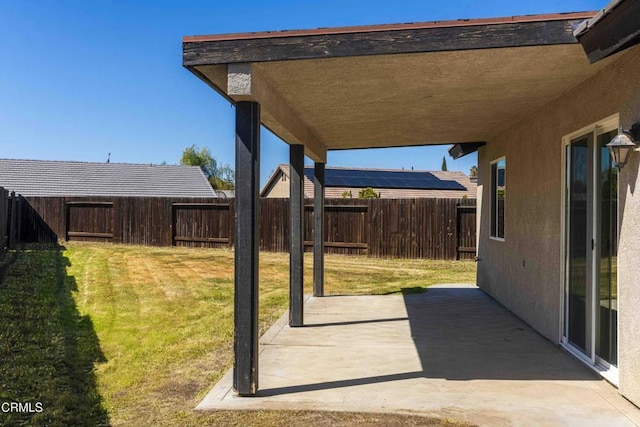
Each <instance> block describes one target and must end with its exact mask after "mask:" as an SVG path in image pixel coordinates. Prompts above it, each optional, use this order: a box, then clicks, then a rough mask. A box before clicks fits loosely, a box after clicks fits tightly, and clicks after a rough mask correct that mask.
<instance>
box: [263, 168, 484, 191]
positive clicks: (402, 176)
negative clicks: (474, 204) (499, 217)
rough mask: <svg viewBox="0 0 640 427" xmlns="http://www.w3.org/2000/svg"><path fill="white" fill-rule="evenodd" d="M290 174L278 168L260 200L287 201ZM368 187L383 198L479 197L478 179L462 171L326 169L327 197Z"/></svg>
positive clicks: (309, 177)
mask: <svg viewBox="0 0 640 427" xmlns="http://www.w3.org/2000/svg"><path fill="white" fill-rule="evenodd" d="M289 175H290V171H289V165H283V164H280V165H278V167H277V168H276V169H275V170H274V171H273V173H272V174H271V176H270V177H269V179H268V180H267V182H266V183H265V185H264V186H263V187H262V190H261V191H260V197H267V198H288V197H289V191H290V190H289V183H290V182H291V180H290V178H289ZM389 176H391V179H389ZM391 181H393V182H391ZM367 187H369V188H372V189H373V190H375V192H376V193H377V194H378V197H380V198H381V199H411V198H433V199H459V198H468V199H475V198H476V180H475V179H472V178H470V177H468V176H467V175H465V174H464V173H463V172H456V171H417V170H415V171H414V170H399V169H372V168H344V167H326V168H325V193H324V196H325V198H328V199H339V198H342V197H344V196H343V194H350V195H351V196H350V197H354V198H356V197H358V192H359V191H360V190H362V189H363V188H367ZM304 197H305V198H307V199H312V198H313V167H310V166H307V167H305V168H304Z"/></svg>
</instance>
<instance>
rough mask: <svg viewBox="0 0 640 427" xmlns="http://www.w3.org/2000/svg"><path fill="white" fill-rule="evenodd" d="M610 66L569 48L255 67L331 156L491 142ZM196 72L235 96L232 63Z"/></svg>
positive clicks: (270, 118) (272, 117)
mask: <svg viewBox="0 0 640 427" xmlns="http://www.w3.org/2000/svg"><path fill="white" fill-rule="evenodd" d="M327 37H329V36H327ZM247 43H251V41H247ZM185 44H186V43H185ZM609 63H610V61H609V60H606V61H602V62H601V63H598V64H595V65H590V64H589V61H588V60H587V57H586V56H585V54H584V51H583V49H582V47H581V46H580V45H579V44H577V43H566V44H554V45H540V46H522V47H506V48H487V49H465V50H452V51H438V52H426V53H402V54H384V55H366V56H343V57H328V58H316V59H300V60H278V61H261V62H254V63H252V64H251V66H252V67H253V70H255V71H256V73H257V74H258V75H260V76H261V77H260V78H261V79H262V80H263V81H265V82H266V83H267V85H268V87H269V92H270V93H272V94H273V95H274V97H275V98H276V99H278V100H279V104H280V106H281V104H283V103H284V104H286V106H287V107H288V111H289V114H290V115H291V114H293V115H295V116H296V120H297V121H298V123H299V122H302V124H304V126H305V127H306V129H308V131H309V132H311V133H312V134H313V135H314V137H315V139H316V140H318V141H319V142H320V143H321V144H322V145H323V146H324V147H325V148H327V149H349V148H369V147H389V146H409V145H423V144H447V143H457V142H471V141H488V140H491V139H493V138H495V137H496V136H497V135H499V134H500V133H501V132H503V131H504V130H506V129H507V128H508V127H510V126H512V125H514V124H515V123H517V122H518V121H520V120H522V119H523V118H525V117H526V116H527V115H528V114H531V113H532V112H534V111H535V110H537V109H539V108H541V107H542V106H544V105H545V104H546V103H548V102H549V101H551V100H553V99H554V98H556V97H558V96H560V95H561V94H562V93H564V92H565V91H567V90H569V89H570V88H572V87H574V86H576V85H577V84H579V83H580V82H582V81H584V80H586V79H588V78H589V77H590V76H591V75H593V74H595V73H596V72H597V71H598V70H600V69H602V68H603V67H605V66H606V65H608V64H609ZM187 67H188V68H190V69H192V70H194V71H195V72H196V74H199V75H200V77H201V78H203V79H205V81H207V83H209V84H210V85H212V86H213V87H214V88H216V89H217V90H219V91H220V92H221V93H223V95H226V88H227V65H226V64H215V65H208V64H204V65H187ZM229 98H230V99H232V98H233V97H229ZM271 99H272V98H271V97H266V98H265V99H263V100H259V101H261V103H262V122H263V124H265V125H266V126H267V127H269V128H270V129H271V130H272V131H274V132H275V133H276V134H278V135H279V136H280V137H282V138H283V139H284V140H285V141H287V142H289V143H300V141H298V140H296V138H295V137H293V136H292V134H291V132H290V131H291V129H289V126H288V124H287V123H284V121H283V120H278V119H276V117H278V114H277V112H276V111H272V109H277V108H279V107H280V106H278V105H276V104H275V103H274V104H270V102H269V101H270V100H271ZM280 117H282V116H281V115H280Z"/></svg>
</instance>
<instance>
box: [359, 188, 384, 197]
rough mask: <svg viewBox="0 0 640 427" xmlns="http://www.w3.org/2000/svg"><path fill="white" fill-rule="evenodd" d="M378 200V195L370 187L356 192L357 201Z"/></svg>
mask: <svg viewBox="0 0 640 427" xmlns="http://www.w3.org/2000/svg"><path fill="white" fill-rule="evenodd" d="M379 198H380V194H378V193H376V190H374V189H373V188H371V187H367V188H363V189H362V190H360V191H358V199H379Z"/></svg>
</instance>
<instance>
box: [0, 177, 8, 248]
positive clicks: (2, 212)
mask: <svg viewBox="0 0 640 427" xmlns="http://www.w3.org/2000/svg"><path fill="white" fill-rule="evenodd" d="M8 208H9V194H8V193H7V191H6V190H5V189H4V188H2V187H0V254H2V253H3V252H4V249H5V247H6V246H7V215H8V214H9V210H8Z"/></svg>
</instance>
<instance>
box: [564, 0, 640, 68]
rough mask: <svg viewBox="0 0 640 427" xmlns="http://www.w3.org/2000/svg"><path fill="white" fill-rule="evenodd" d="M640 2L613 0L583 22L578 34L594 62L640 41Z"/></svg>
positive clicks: (591, 60) (579, 39)
mask: <svg viewBox="0 0 640 427" xmlns="http://www.w3.org/2000/svg"><path fill="white" fill-rule="evenodd" d="M638 22H640V2H639V1H637V0H634V1H629V0H613V1H612V2H611V3H609V4H608V5H607V7H605V8H604V9H603V10H601V11H600V12H598V14H597V15H596V16H594V17H593V18H592V19H589V20H588V21H585V22H583V23H582V24H580V26H579V27H578V28H576V30H575V33H574V34H575V36H576V38H577V39H578V41H579V42H580V44H581V45H582V47H583V48H584V51H585V53H586V54H587V56H588V58H589V61H590V62H591V63H592V64H593V63H595V62H598V61H600V60H602V59H604V58H607V57H608V56H611V55H613V54H615V53H617V52H620V51H622V50H624V49H626V48H629V47H631V46H633V45H635V44H638V43H640V26H638Z"/></svg>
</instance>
